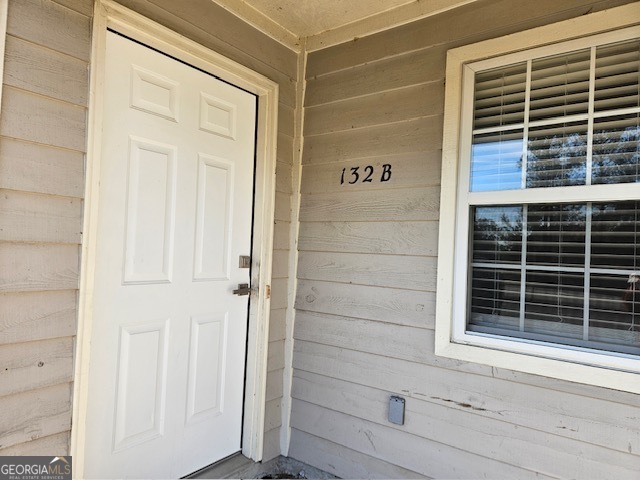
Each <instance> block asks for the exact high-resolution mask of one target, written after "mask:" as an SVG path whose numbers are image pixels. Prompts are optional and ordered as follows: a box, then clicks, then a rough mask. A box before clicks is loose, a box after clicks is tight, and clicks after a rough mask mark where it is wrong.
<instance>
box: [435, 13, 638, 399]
mask: <svg viewBox="0 0 640 480" xmlns="http://www.w3.org/2000/svg"><path fill="white" fill-rule="evenodd" d="M639 24H640V12H638V8H637V4H630V5H625V6H622V7H617V8H613V9H610V10H605V11H602V12H597V13H593V14H590V15H586V16H583V17H579V18H575V19H571V20H567V21H564V22H559V23H556V24H552V25H547V26H544V27H538V28H535V29H532V30H528V31H524V32H519V33H516V34H512V35H508V36H506V37H501V38H496V39H491V40H487V41H484V42H480V43H476V44H472V45H467V46H464V47H460V48H456V49H453V50H450V51H449V52H448V54H447V70H446V91H445V111H444V134H443V158H442V181H441V189H442V190H441V203H440V233H439V245H440V248H439V255H438V283H437V294H436V335H435V353H436V355H440V356H444V357H449V358H455V359H458V360H463V361H470V362H476V363H482V364H487V365H491V366H493V367H498V368H505V369H510V370H516V371H522V372H526V373H532V374H538V375H544V376H549V377H553V378H559V379H563V380H569V381H574V382H580V383H586V384H591V385H598V386H603V387H607V388H614V389H618V390H625V391H630V392H634V393H640V382H639V381H638V373H640V359H639V358H638V357H637V356H633V355H626V354H617V353H613V352H612V353H609V352H603V353H595V352H594V351H593V350H588V349H584V348H581V347H573V346H569V345H557V346H550V345H549V344H548V343H546V344H545V343H544V342H538V341H529V340H525V339H520V338H514V339H508V338H506V337H496V336H493V335H485V334H479V333H473V334H470V333H467V332H466V326H467V322H466V320H467V319H466V310H467V308H468V305H467V304H468V301H467V289H468V285H467V281H468V278H467V272H468V264H469V254H470V252H469V229H470V225H471V220H470V218H469V213H468V212H469V211H470V209H469V205H483V204H484V205H489V204H493V203H495V199H496V197H497V196H499V197H500V198H501V201H500V203H504V204H510V203H511V204H521V203H570V202H585V201H587V200H585V199H588V201H593V202H596V201H600V200H602V201H610V200H628V199H640V184H633V183H630V184H613V185H606V184H605V185H589V186H572V187H570V189H569V191H570V193H569V194H567V189H566V188H564V187H562V188H555V189H547V188H544V187H543V188H538V189H521V190H504V191H490V192H469V181H470V175H469V171H470V170H469V167H470V161H471V141H470V139H471V137H472V135H471V132H472V129H473V98H469V92H470V95H471V97H473V90H474V80H475V72H476V71H478V70H487V69H490V68H494V67H500V66H506V65H509V64H513V63H518V62H521V61H523V60H527V59H530V58H532V57H541V56H542V57H546V56H551V55H554V54H559V53H562V52H569V51H573V50H580V49H584V48H588V47H591V46H595V45H599V44H605V43H615V42H618V41H623V40H625V39H628V38H630V37H633V36H635V37H640V25H639ZM465 212H467V213H466V214H465ZM603 374H604V375H603Z"/></svg>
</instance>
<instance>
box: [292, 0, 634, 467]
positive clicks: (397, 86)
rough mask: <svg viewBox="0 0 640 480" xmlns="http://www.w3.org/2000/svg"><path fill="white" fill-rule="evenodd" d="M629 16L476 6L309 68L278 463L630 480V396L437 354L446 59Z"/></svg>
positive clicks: (590, 4) (323, 56)
mask: <svg viewBox="0 0 640 480" xmlns="http://www.w3.org/2000/svg"><path fill="white" fill-rule="evenodd" d="M623 3H629V2H626V1H616V0H613V1H590V0H570V1H562V2H558V1H556V0H539V1H536V2H530V1H528V0H486V1H478V2H475V3H473V4H470V5H467V6H465V7H462V8H460V9H457V10H455V11H452V12H447V13H443V14H440V15H438V16H435V17H432V18H427V19H424V20H420V21H417V22H414V23H412V24H408V25H405V26H402V27H398V28H395V29H392V30H388V31H385V32H382V33H379V34H375V35H371V36H368V37H364V38H360V39H357V41H353V42H349V43H345V44H341V45H338V46H335V47H331V48H327V49H324V50H320V51H316V52H312V53H309V55H308V58H307V70H306V79H307V85H306V97H305V120H304V150H303V156H302V183H301V194H302V197H301V210H300V222H301V223H300V236H299V245H298V248H299V259H298V273H297V276H298V290H297V299H296V322H295V331H294V334H295V335H294V337H295V343H294V356H293V367H294V378H293V389H292V395H293V403H292V414H291V415H292V416H291V427H292V433H291V445H290V449H289V455H290V456H292V457H294V458H296V459H299V460H302V461H305V462H308V463H310V464H312V465H314V466H316V467H319V468H322V469H324V470H327V471H330V472H332V473H335V474H336V475H338V476H340V477H343V478H416V477H433V478H548V477H553V478H628V479H632V478H637V475H638V472H639V471H640V429H639V428H638V418H640V398H639V397H638V396H637V395H633V394H628V393H622V392H617V391H612V390H605V389H600V388H596V387H590V386H585V385H579V384H572V383H569V382H563V381H558V380H553V379H550V378H546V377H538V376H534V375H528V374H522V373H517V372H513V371H508V370H501V369H495V368H491V367H487V366H484V365H479V364H470V363H464V362H458V361H454V360H449V359H446V358H442V357H436V356H434V354H433V350H434V331H433V328H434V314H435V285H436V257H437V232H438V216H439V195H440V189H439V180H440V162H441V141H442V129H443V125H442V112H443V97H444V80H445V78H444V72H445V70H444V69H445V55H446V51H447V50H448V49H449V48H452V47H456V46H460V45H464V44H469V43H473V42H477V41H480V40H484V39H487V38H493V37H498V36H500V35H504V34H507V33H512V32H516V31H521V30H525V29H528V28H532V27H535V26H539V25H543V24H548V23H553V22H556V21H560V20H564V19H568V18H573V17H576V16H580V15H584V14H587V13H589V12H592V11H597V10H601V9H604V8H608V7H611V6H616V5H620V4H623ZM639 8H640V4H639ZM384 164H389V165H391V168H392V177H391V179H390V180H389V181H387V182H381V181H380V180H381V175H382V172H383V165H384ZM367 165H370V166H372V167H373V168H374V174H373V176H372V177H371V179H372V182H370V183H362V180H363V178H365V175H366V171H365V167H366V166H367ZM356 166H357V167H359V173H360V175H361V176H360V181H359V182H358V183H356V184H353V185H350V184H348V183H347V182H348V181H350V180H352V179H353V177H352V176H351V175H350V169H351V168H352V167H356ZM343 168H346V173H345V177H344V178H345V183H344V184H341V174H342V171H343ZM393 394H396V395H400V396H403V397H405V398H406V417H405V424H404V425H402V426H399V425H394V424H391V423H389V422H388V421H387V408H388V400H389V396H390V395H393Z"/></svg>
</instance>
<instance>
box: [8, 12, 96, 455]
mask: <svg viewBox="0 0 640 480" xmlns="http://www.w3.org/2000/svg"><path fill="white" fill-rule="evenodd" d="M92 6H93V2H92V0H76V1H74V2H68V1H64V0H60V1H52V0H10V1H9V16H8V23H7V39H6V52H5V64H4V79H3V83H4V85H3V92H2V94H3V98H2V100H3V101H2V115H1V117H0V367H1V368H0V412H2V414H1V415H0V455H67V454H68V453H69V433H70V428H71V405H72V403H71V400H72V399H71V392H72V381H73V351H74V341H75V338H74V337H75V331H76V317H77V288H78V276H79V252H80V247H79V245H80V242H81V240H82V239H81V230H82V197H83V190H84V156H85V144H86V115H87V97H88V91H89V89H88V67H89V64H88V61H89V55H90V39H91V28H90V26H91V19H90V16H89V15H90V13H91V10H92Z"/></svg>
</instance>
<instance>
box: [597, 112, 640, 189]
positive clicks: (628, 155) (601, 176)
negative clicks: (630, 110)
mask: <svg viewBox="0 0 640 480" xmlns="http://www.w3.org/2000/svg"><path fill="white" fill-rule="evenodd" d="M592 168H593V171H592V183H593V184H602V183H631V182H638V181H640V115H639V114H637V113H636V114H632V115H620V116H614V117H603V118H596V119H595V120H594V125H593V167H592Z"/></svg>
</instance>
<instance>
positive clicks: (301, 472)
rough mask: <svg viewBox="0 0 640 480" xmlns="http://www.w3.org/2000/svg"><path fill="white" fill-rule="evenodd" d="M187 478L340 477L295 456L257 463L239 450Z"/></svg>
mask: <svg viewBox="0 0 640 480" xmlns="http://www.w3.org/2000/svg"><path fill="white" fill-rule="evenodd" d="M277 475H280V476H277ZM186 478H208V479H212V478H241V479H249V478H308V479H314V480H316V479H318V480H325V479H334V478H338V477H336V476H334V475H331V474H330V473H327V472H325V471H323V470H319V469H317V468H315V467H312V466H311V465H307V464H306V463H302V462H299V461H298V460H295V459H293V458H288V457H283V456H279V457H276V458H274V459H273V460H270V461H268V462H265V463H255V462H254V461H253V460H250V459H248V458H247V457H245V456H244V455H242V454H241V453H239V452H238V453H236V454H234V455H231V456H230V457H227V458H225V459H223V460H220V461H219V462H217V463H214V464H213V465H211V466H209V467H206V468H204V469H202V470H200V471H198V472H196V473H194V474H192V475H190V476H188V477H186Z"/></svg>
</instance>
